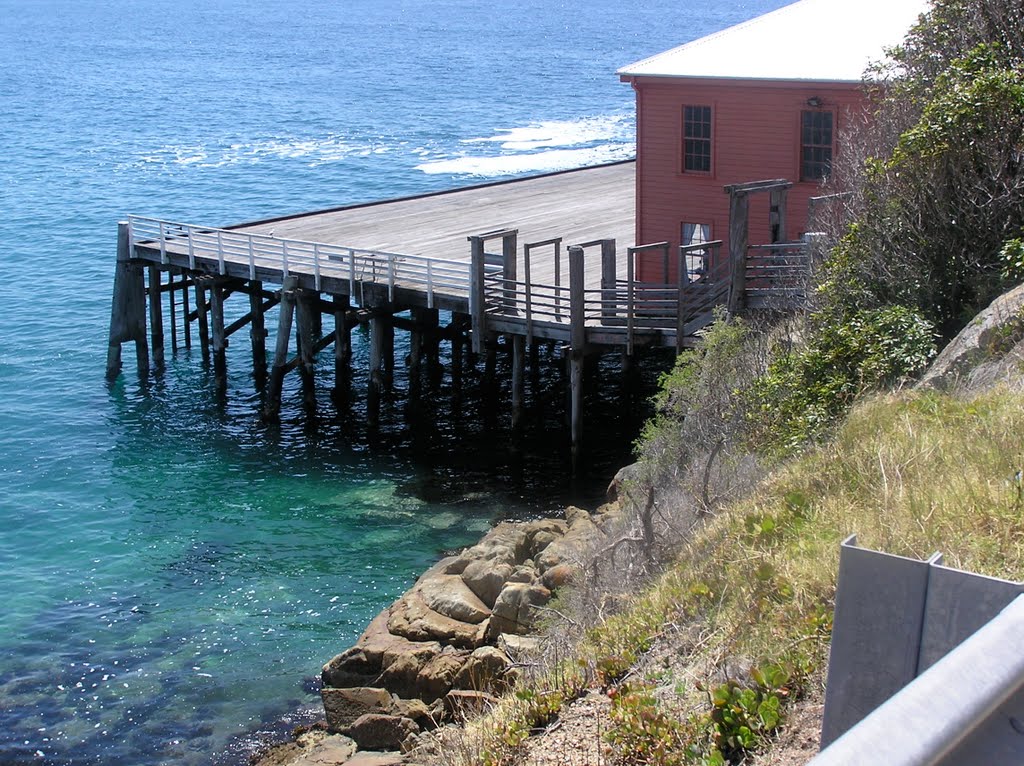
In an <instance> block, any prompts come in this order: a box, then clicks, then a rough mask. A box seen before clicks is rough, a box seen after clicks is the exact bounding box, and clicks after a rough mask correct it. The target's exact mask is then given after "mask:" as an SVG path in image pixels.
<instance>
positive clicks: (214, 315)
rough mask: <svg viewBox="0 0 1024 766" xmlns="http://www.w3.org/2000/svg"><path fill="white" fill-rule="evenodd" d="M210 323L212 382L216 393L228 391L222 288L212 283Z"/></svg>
mask: <svg viewBox="0 0 1024 766" xmlns="http://www.w3.org/2000/svg"><path fill="white" fill-rule="evenodd" d="M210 322H211V324H212V325H213V327H212V328H211V329H212V330H213V380H214V385H215V386H216V388H217V391H218V393H221V394H224V393H226V392H227V390H228V361H227V348H228V338H227V334H226V333H225V332H224V288H223V286H222V285H221V284H219V283H217V282H214V283H213V284H212V285H211V286H210Z"/></svg>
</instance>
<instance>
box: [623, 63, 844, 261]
mask: <svg viewBox="0 0 1024 766" xmlns="http://www.w3.org/2000/svg"><path fill="white" fill-rule="evenodd" d="M633 85H634V88H635V89H636V91H637V218H636V241H637V242H638V243H648V242H660V241H668V242H670V243H671V244H672V245H673V246H676V245H678V244H679V239H680V228H681V224H682V223H684V222H685V223H706V224H710V225H711V238H712V239H723V240H728V226H729V197H728V195H727V194H726V193H725V192H724V190H723V187H724V186H725V185H727V184H735V183H745V182H748V181H758V180H763V179H770V178H785V179H787V180H790V181H793V182H794V184H793V188H792V189H791V190H790V193H789V199H788V215H787V221H788V232H787V233H788V235H789V237H790V238H795V237H797V236H799V235H801V234H803V232H804V231H805V230H806V227H807V207H808V199H809V198H810V197H812V196H814V195H816V194H819V193H820V189H821V187H820V185H819V184H818V183H806V182H800V180H799V179H800V113H801V111H802V110H805V109H809V108H810V107H808V106H807V101H808V99H810V98H817V99H819V100H820V101H821V107H820V108H821V109H822V110H831V111H832V112H833V113H834V114H835V118H834V141H835V143H834V148H835V147H836V146H837V145H838V143H839V142H840V141H841V140H842V136H843V134H844V132H845V131H846V128H847V126H848V125H849V124H850V121H851V119H853V115H855V114H857V113H858V112H860V111H861V110H862V109H863V105H864V95H863V92H862V91H861V89H860V86H859V85H856V84H852V83H813V82H808V83H803V82H801V83H792V82H771V81H736V80H705V79H691V78H645V77H639V78H636V79H635V80H634V81H633ZM687 104H689V105H709V106H711V108H712V167H711V172H710V173H687V172H683V170H682V168H683V149H682V135H683V106H684V105H687ZM750 202H751V213H750V243H751V244H762V243H767V242H768V241H769V239H770V234H769V228H768V195H767V194H764V195H754V196H752V197H751V200H750ZM722 252H723V253H727V252H728V242H726V245H725V247H723V249H722ZM639 269H640V271H639V274H640V278H641V279H650V280H655V281H656V280H658V278H659V277H660V266H659V267H658V269H659V270H657V271H656V270H655V268H654V263H653V261H652V260H646V261H642V262H641V264H640V267H639Z"/></svg>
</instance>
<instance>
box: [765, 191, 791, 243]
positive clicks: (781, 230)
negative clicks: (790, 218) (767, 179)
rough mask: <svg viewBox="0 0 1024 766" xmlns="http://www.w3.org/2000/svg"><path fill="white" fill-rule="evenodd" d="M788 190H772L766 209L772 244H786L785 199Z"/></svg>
mask: <svg viewBox="0 0 1024 766" xmlns="http://www.w3.org/2000/svg"><path fill="white" fill-rule="evenodd" d="M787 196H788V188H786V187H784V188H781V189H772V190H771V192H770V198H771V199H770V203H769V209H768V220H769V222H770V224H771V232H772V244H775V243H776V242H786V241H787V235H786V197H787Z"/></svg>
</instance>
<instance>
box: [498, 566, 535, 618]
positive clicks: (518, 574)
mask: <svg viewBox="0 0 1024 766" xmlns="http://www.w3.org/2000/svg"><path fill="white" fill-rule="evenodd" d="M539 577H540V573H539V572H538V571H537V568H536V567H535V566H534V565H533V560H532V559H527V560H526V561H525V562H524V563H522V564H520V565H519V566H517V567H516V571H514V572H513V573H512V575H511V576H510V577H509V578H508V581H509V582H525V583H532V582H536V580H537V578H539ZM492 608H493V607H492Z"/></svg>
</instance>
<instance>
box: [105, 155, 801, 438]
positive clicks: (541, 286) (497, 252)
mask: <svg viewBox="0 0 1024 766" xmlns="http://www.w3.org/2000/svg"><path fill="white" fill-rule="evenodd" d="M634 173H635V163H634V162H632V161H629V162H623V163H613V164H609V165H602V166H596V167H592V168H584V169H580V170H573V171H564V172H560V173H550V174H546V175H542V176H533V177H530V178H525V179H516V180H512V181H503V182H497V183H489V184H481V185H477V186H471V187H464V188H461V189H456V190H452V191H446V192H438V193H433V194H425V195H420V196H416V197H408V198H402V199H396V200H389V201H384V202H375V203H369V204H362V205H350V206H347V207H342V208H337V209H333V210H326V211H320V212H314V213H305V214H300V215H294V216H287V217H280V218H274V219H268V220H262V221H257V222H253V223H246V224H239V225H234V226H228V227H225V228H212V227H207V226H199V225H193V224H186V223H178V222H170V221H165V220H161V219H156V218H146V217H140V216H134V215H133V216H129V218H128V220H127V221H126V222H123V223H121V224H119V228H118V250H117V266H116V271H115V278H114V296H113V304H112V310H111V325H110V344H109V350H108V358H107V372H108V375H109V376H116V375H117V374H118V372H119V370H120V368H121V344H122V343H123V342H126V341H134V342H135V344H136V359H137V364H138V368H139V371H140V374H147V373H148V370H149V367H150V362H151V358H150V356H151V355H150V351H152V363H153V365H154V366H155V367H157V368H160V367H162V366H163V365H164V353H165V349H164V346H165V338H164V331H165V329H166V328H167V327H169V329H170V333H171V336H172V337H171V346H172V349H175V350H176V349H177V348H178V333H179V326H180V333H181V335H182V342H183V344H184V345H185V346H186V347H190V346H191V336H192V333H193V331H197V332H198V336H199V338H198V340H199V343H200V347H201V349H202V354H203V358H204V360H208V359H209V358H210V356H212V358H213V369H214V376H215V380H216V385H217V387H218V389H219V390H225V389H226V386H227V376H226V354H225V350H226V348H227V342H228V337H229V336H231V335H232V334H233V333H235V332H237V331H239V330H241V329H242V328H244V327H246V326H248V327H249V328H250V331H249V337H250V342H251V346H252V362H253V373H254V378H255V381H256V384H257V387H259V388H260V389H261V390H262V391H263V393H264V397H263V399H264V415H265V416H266V417H268V418H275V417H276V416H277V413H278V411H279V408H280V402H281V391H282V381H283V379H284V376H285V375H286V374H287V373H288V372H289V371H291V370H294V369H298V370H299V372H300V374H301V377H302V383H303V392H304V399H305V401H306V402H307V403H308V404H310V405H314V404H315V397H316V392H315V390H314V383H313V381H314V374H313V373H314V368H315V364H316V355H317V354H318V352H320V351H322V350H324V349H326V348H328V347H330V346H333V349H334V359H335V375H336V389H335V390H336V391H338V390H345V389H347V387H348V385H349V381H350V370H349V364H350V361H351V356H352V352H351V339H350V332H351V330H352V328H353V327H354V326H356V325H357V324H360V323H368V324H369V326H370V359H369V367H370V369H369V376H368V378H369V380H368V397H367V401H368V418H369V419H370V421H371V423H372V422H374V421H375V419H376V417H377V408H378V407H379V401H380V394H381V392H382V390H383V389H384V388H385V387H386V386H387V385H388V384H389V382H388V381H389V378H390V373H391V370H393V365H394V351H393V348H394V330H395V328H396V327H397V328H399V329H406V330H408V331H409V332H410V354H409V359H408V363H409V365H410V374H411V376H412V374H413V373H415V372H416V371H417V370H418V368H419V365H420V362H421V359H422V358H423V357H424V356H425V355H426V356H430V355H433V356H434V357H436V354H437V345H438V343H439V342H440V341H441V340H447V341H449V342H450V343H451V358H452V374H453V377H457V376H459V375H460V370H461V367H462V365H463V363H464V361H463V359H464V356H463V354H464V351H466V350H469V351H470V352H471V353H472V354H474V355H477V354H485V355H486V359H487V362H486V363H487V370H488V373H493V370H494V355H495V353H496V349H497V346H498V344H497V339H498V337H499V336H505V338H506V342H507V344H508V345H510V346H511V349H512V397H511V408H510V409H511V417H512V422H513V425H516V424H517V423H518V421H519V419H520V417H521V413H522V407H523V387H524V385H523V382H524V366H525V363H526V358H527V349H528V348H529V349H530V350H531V352H532V351H533V350H535V349H536V346H537V344H538V343H540V342H549V343H554V344H557V345H559V346H561V348H562V349H563V351H564V357H565V359H566V362H567V365H568V367H569V379H570V391H571V395H570V398H571V412H570V422H571V436H572V445H573V455H574V457H575V456H576V454H577V452H578V449H579V445H580V440H581V434H582V411H581V410H582V383H583V374H584V364H583V362H584V359H585V357H587V356H588V355H592V354H596V353H601V352H605V351H618V352H620V353H622V354H623V359H624V362H626V363H628V361H629V360H630V359H631V358H632V356H633V354H634V352H635V350H636V349H637V348H640V347H648V346H654V347H663V348H669V349H672V350H674V351H676V352H678V351H681V350H682V349H683V348H686V347H689V346H692V345H694V344H695V343H696V341H697V336H696V333H697V332H698V331H699V330H700V329H702V328H703V327H705V326H706V325H707V324H708V323H709V322H710V321H711V318H712V311H713V309H714V308H715V306H718V305H726V306H728V307H729V309H730V310H734V311H735V310H739V309H741V308H757V307H758V306H760V305H767V302H768V301H770V300H772V299H777V298H778V296H779V295H785V294H794V293H797V292H799V291H800V289H801V286H802V281H801V275H802V274H804V273H805V272H806V263H807V258H806V248H805V247H804V246H803V244H802V243H787V244H775V245H770V246H767V248H762V251H761V252H757V251H755V250H751V249H750V248H748V247H747V243H746V241H745V239H746V238H745V230H746V218H745V215H746V212H745V211H746V205H745V198H746V195H747V194H749V193H753V192H756V191H762V190H770V191H772V193H773V208H772V209H773V215H778V217H779V218H780V220H781V221H782V229H783V230H784V199H785V194H784V191H785V189H786V188H788V183H787V182H784V181H777V182H760V183H759V184H753V185H747V186H744V185H736V186H733V187H727V189H726V191H727V192H729V193H730V194H731V195H732V198H733V206H734V208H735V209H737V210H738V211H739V213H738V215H742V221H739V220H736V219H734V220H733V222H732V229H731V234H732V236H733V242H732V243H731V244H733V245H735V246H734V247H730V250H731V251H732V252H730V254H729V256H728V257H724V258H723V257H722V254H721V253H720V252H719V251H720V249H721V246H722V243H721V242H720V241H716V242H708V243H701V244H698V245H690V246H686V247H680V248H677V249H676V251H675V252H670V248H669V245H668V243H664V242H662V243H653V244H644V245H639V246H628V247H624V248H623V247H620V244H619V243H622V242H632V239H633V231H634V214H635V211H634V204H635V194H634ZM777 199H779V200H781V201H782V212H781V213H780V212H779V209H778V206H777V205H776V201H777ZM741 233H742V234H743V236H741ZM652 257H653V258H656V259H659V262H660V263H661V264H662V267H663V268H662V270H661V271H662V279H661V281H660V282H657V283H650V282H638V281H637V280H636V279H635V272H636V262H637V259H638V258H652ZM165 274H166V275H168V276H167V281H165V280H164V275H165ZM272 287H276V289H271V288H272ZM190 291H191V295H190ZM236 294H237V295H245V296H247V297H248V308H249V310H248V312H247V313H246V314H245V315H244V316H241V317H240V318H239V319H237V320H236V321H234V322H232V323H230V324H226V320H225V312H224V303H225V301H226V300H227V299H228V298H229V297H230V296H234V295H236ZM165 295H166V296H167V300H166V303H167V308H168V312H169V315H170V316H169V321H167V322H165V317H164V314H163V311H164V303H165V301H164V296H165ZM275 307H276V308H277V309H278V311H277V333H276V344H275V348H274V349H273V351H272V354H271V355H269V356H268V350H267V348H266V338H267V337H268V333H267V330H266V322H267V317H266V315H267V312H268V311H270V310H272V309H274V308H275ZM441 311H444V312H449V313H450V316H451V320H450V322H449V323H448V324H447V325H446V326H444V327H442V326H441V325H440V314H439V312H441ZM403 312H409V316H408V318H406V317H405V316H399V314H402V313H403ZM179 313H180V315H181V318H180V320H179V319H178V314H179ZM325 314H326V315H328V316H329V317H331V318H332V319H333V326H332V327H331V328H330V331H329V332H325V331H324V328H323V316H324V315H325ZM147 319H148V329H147ZM193 323H195V324H196V325H197V327H196V328H193ZM293 325H294V334H295V336H296V341H295V354H294V356H292V355H291V351H290V348H291V336H292V334H293ZM268 360H269V361H270V364H269V368H268Z"/></svg>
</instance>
